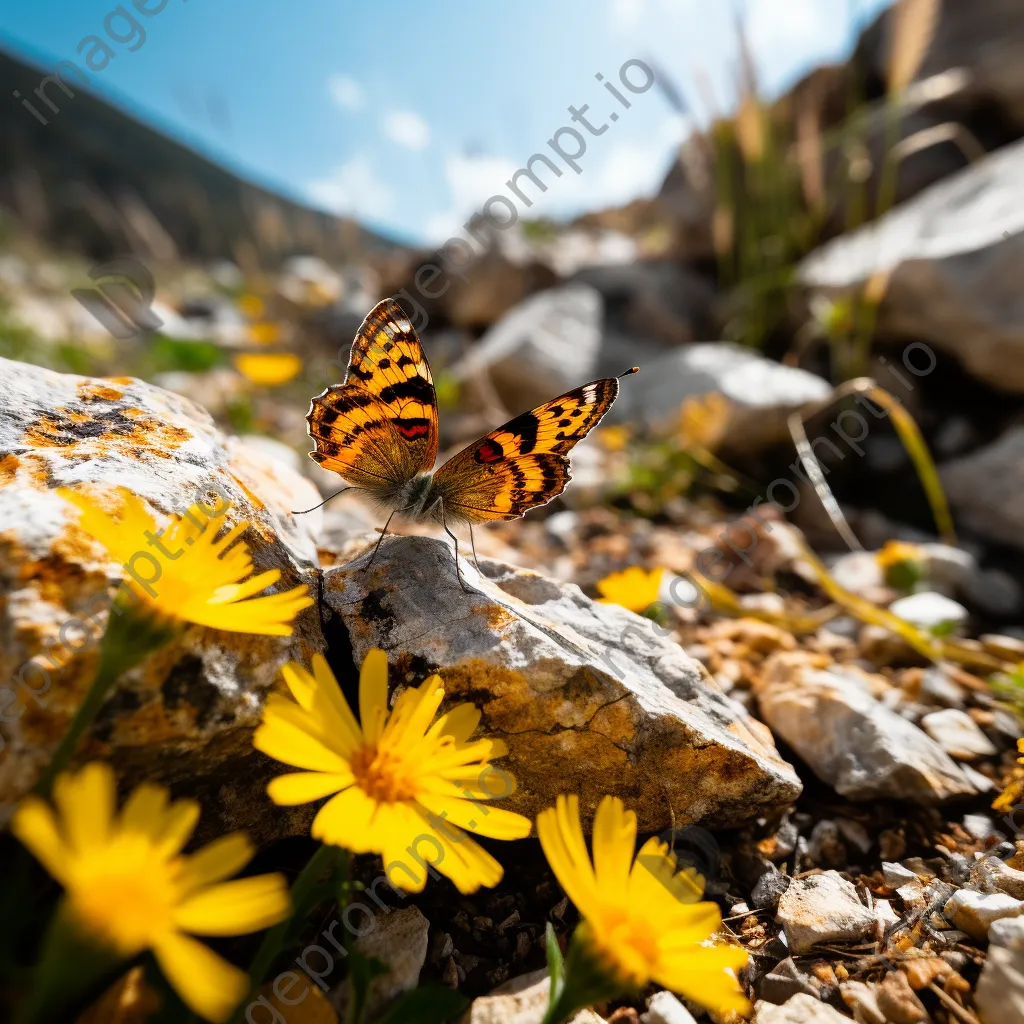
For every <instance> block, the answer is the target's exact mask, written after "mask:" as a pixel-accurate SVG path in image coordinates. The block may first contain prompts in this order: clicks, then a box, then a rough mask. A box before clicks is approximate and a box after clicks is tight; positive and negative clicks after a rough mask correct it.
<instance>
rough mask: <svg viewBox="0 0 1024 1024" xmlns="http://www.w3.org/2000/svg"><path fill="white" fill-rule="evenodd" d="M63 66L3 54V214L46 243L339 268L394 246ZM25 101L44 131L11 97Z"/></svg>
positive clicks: (93, 254) (97, 254)
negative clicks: (183, 136) (148, 118)
mask: <svg viewBox="0 0 1024 1024" xmlns="http://www.w3.org/2000/svg"><path fill="white" fill-rule="evenodd" d="M68 70H69V69H65V73H64V76H63V77H64V80H65V81H66V82H67V85H68V88H69V89H70V90H71V91H72V92H73V93H74V97H73V98H72V97H69V96H67V95H66V94H65V93H64V92H63V91H62V90H61V87H60V85H59V84H58V83H57V82H52V83H51V84H49V85H47V87H46V95H47V96H48V97H49V98H50V100H51V101H52V102H53V104H54V105H56V106H57V108H58V111H59V112H58V113H54V112H53V111H52V110H51V109H50V108H49V107H47V105H46V104H45V103H44V102H43V101H42V100H40V99H39V98H38V96H36V95H35V94H34V92H33V90H34V89H36V88H38V87H39V84H40V81H41V80H42V79H43V77H44V76H45V75H47V74H50V73H51V72H52V69H47V70H43V69H41V68H39V67H36V66H34V65H33V64H31V63H29V62H28V61H26V60H24V59H23V58H21V57H17V56H15V55H13V54H12V53H10V52H7V51H5V50H4V49H2V48H0V86H2V89H0V91H2V92H3V94H4V95H5V96H6V97H8V99H7V100H5V102H4V103H3V104H2V105H0V138H2V139H3V145H2V146H0V206H4V207H7V208H8V209H9V210H10V211H11V212H12V213H13V214H14V216H15V218H16V219H17V220H18V221H20V222H21V223H22V224H23V226H24V227H25V228H27V229H28V230H29V232H30V233H31V234H32V235H34V236H36V237H37V238H39V239H40V240H43V241H46V242H48V243H50V244H52V245H56V246H59V247H61V248H68V249H72V250H76V251H81V252H83V253H84V254H85V255H87V256H88V257H90V258H93V259H105V258H108V257H110V256H112V255H115V254H117V253H123V252H126V251H130V252H133V253H135V254H137V255H139V256H149V257H151V258H153V259H158V260H163V259H174V258H181V259H185V260H189V259H204V260H206V259H231V260H234V261H235V262H236V263H238V264H239V265H240V266H243V267H245V266H255V265H262V266H268V265H273V264H276V263H277V262H279V261H280V259H281V258H283V257H285V256H288V255H292V254H295V253H306V254H313V255H316V256H320V257H322V258H323V259H325V260H327V261H329V262H345V261H349V260H352V259H354V258H357V257H359V256H361V255H364V254H367V253H371V252H381V251H384V252H386V251H387V250H390V249H394V248H396V245H395V243H392V242H390V241H388V240H387V239H385V238H383V237H381V236H379V235H376V234H374V233H373V232H371V231H368V230H366V229H365V228H363V227H361V226H360V225H359V224H357V223H356V222H355V221H353V220H350V219H348V218H345V217H335V216H333V215H331V214H327V213H322V212H319V211H316V210H313V209H310V208H309V207H306V206H303V205H301V204H299V203H296V202H293V201H291V200H289V199H287V198H284V197H282V196H280V195H276V194H275V193H273V192H272V191H269V190H268V189H265V188H262V187H260V186H258V185H256V184H253V183H252V182H249V181H246V180H244V179H243V178H240V177H239V176H237V175H235V174H233V173H232V172H231V171H229V170H226V169H225V168H223V167H220V166H218V165H217V164H215V163H214V162H213V161H211V160H209V159H207V158H206V157H204V156H201V155H200V154H199V153H197V152H195V151H194V150H191V149H189V148H188V147H187V146H185V145H182V144H181V143H179V142H175V141H173V140H171V139H170V138H167V137H166V136H164V135H162V134H161V133H160V132H159V131H157V130H155V129H153V128H149V127H147V126H145V125H144V124H142V123H140V122H139V121H137V120H136V119H135V118H134V117H132V116H131V115H130V114H128V113H126V112H124V111H123V110H120V109H118V108H117V107H116V106H113V105H111V104H110V103H107V102H106V101H104V100H102V99H100V98H98V97H97V96H95V95H92V94H90V93H89V92H88V91H87V90H86V89H84V88H82V87H81V85H80V81H81V80H80V78H79V77H78V76H76V75H75V74H74V73H73V72H72V73H68ZM15 90H17V91H18V92H19V93H20V94H21V99H25V98H28V99H29V100H30V101H31V102H32V103H33V105H34V106H35V109H36V110H37V111H39V113H40V114H41V115H42V116H43V117H44V118H46V120H47V121H48V122H49V123H48V124H43V123H41V122H40V121H39V120H37V119H36V117H34V116H33V114H32V113H31V111H29V110H28V109H27V108H26V107H24V106H23V105H22V103H21V102H20V100H19V99H17V98H14V97H13V96H12V94H13V93H14V92H15Z"/></svg>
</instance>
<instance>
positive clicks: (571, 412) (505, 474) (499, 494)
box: [434, 377, 619, 523]
mask: <svg viewBox="0 0 1024 1024" xmlns="http://www.w3.org/2000/svg"><path fill="white" fill-rule="evenodd" d="M618 393H619V382H618V379H617V378H615V377H605V378H603V379H602V380H595V381H593V382H592V383H590V384H584V385H583V386H582V387H579V388H573V390H572V391H567V392H566V393H565V394H564V395H560V396H559V397H558V398H554V399H552V400H551V401H550V402H546V403H545V404H544V405H540V406H538V407H537V408H536V409H533V410H531V411H530V412H524V413H522V414H521V415H519V416H516V417H515V418H514V419H511V420H509V421H508V423H505V424H503V425H502V426H500V427H498V428H497V429H495V430H492V431H491V432H490V433H489V434H487V435H486V437H482V438H480V440H479V441H474V442H473V444H471V445H470V446H469V447H468V448H464V449H463V450H462V451H461V452H459V453H458V454H457V455H454V456H452V458H451V459H449V460H448V461H447V462H446V463H445V464H444V465H443V466H442V467H441V468H440V469H439V470H438V471H437V472H436V473H435V474H434V487H435V489H436V493H437V494H438V495H439V496H440V498H441V500H442V501H443V503H444V510H445V513H446V514H450V515H451V517H452V518H453V519H458V518H461V519H464V520H468V521H469V522H473V523H483V522H488V521H491V520H497V519H505V520H507V519H518V518H519V517H520V516H521V515H523V514H524V513H525V512H527V511H529V510H530V509H531V508H536V507H537V506H538V505H543V504H545V503H546V502H549V501H550V500H551V499H552V498H554V497H555V496H556V495H559V494H561V493H562V491H563V490H565V485H566V483H567V482H568V481H569V459H568V458H567V455H568V453H569V451H570V450H571V449H572V447H573V445H575V444H576V442H577V441H580V440H582V439H583V438H584V437H586V436H587V434H588V433H590V431H591V430H592V429H593V428H594V427H596V426H597V424H598V423H600V422H601V417H603V416H604V414H605V413H606V412H607V411H608V410H609V409H610V408H611V405H612V402H614V401H615V399H616V397H617V396H618Z"/></svg>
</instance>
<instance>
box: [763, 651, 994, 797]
mask: <svg viewBox="0 0 1024 1024" xmlns="http://www.w3.org/2000/svg"><path fill="white" fill-rule="evenodd" d="M757 697H758V702H759V704H760V708H761V714H762V715H763V717H764V720H765V721H766V722H767V723H768V725H769V726H770V727H771V729H772V731H773V732H774V733H775V734H776V735H778V736H781V737H782V738H783V739H784V740H785V741H786V742H787V743H788V744H789V745H790V746H791V747H792V748H793V749H794V750H795V751H796V752H797V753H798V754H799V755H800V757H801V758H803V760H804V761H806V762H807V764H809V765H810V767H811V768H812V769H813V770H814V773H815V774H816V775H817V776H818V777H819V778H820V779H822V780H823V781H825V782H827V783H828V784H829V785H831V786H834V787H835V789H836V792H838V793H839V794H841V795H842V796H845V797H847V798H849V799H851V800H874V799H877V798H879V797H889V798H893V799H897V800H910V801H912V802H914V803H920V804H935V803H942V802H944V801H947V800H953V799H956V798H957V797H962V796H969V795H973V794H974V793H975V789H974V787H973V785H972V784H971V783H970V782H969V781H968V779H967V777H966V776H965V775H964V773H963V772H962V771H961V770H960V768H959V767H958V766H957V764H956V763H955V762H954V761H953V760H952V759H951V758H950V757H949V755H948V754H947V753H946V752H945V751H944V750H943V749H942V748H941V747H940V746H939V745H938V744H937V743H936V742H935V741H934V740H933V739H931V738H930V737H929V736H928V735H927V734H926V733H924V732H922V731H921V730H920V729H919V728H918V727H917V726H916V725H914V724H913V723H912V722H908V721H907V720H906V719H905V718H903V717H901V716H900V715H898V714H896V712H894V711H891V710H890V709H889V708H887V707H885V706H884V705H883V704H881V703H880V702H879V701H877V700H875V699H874V697H872V696H871V694H870V693H868V692H867V690H866V689H865V688H864V687H863V686H862V685H861V684H859V681H858V679H857V677H855V676H852V675H848V674H845V673H843V672H841V671H840V670H838V669H837V668H835V667H833V668H831V669H828V670H819V669H815V668H813V667H811V666H810V665H808V664H807V661H806V657H805V656H804V655H802V654H799V653H792V654H791V653H788V652H782V653H778V654H774V655H772V657H771V658H770V659H769V660H768V661H767V662H766V663H765V667H764V670H763V672H762V673H761V674H760V676H759V677H758V679H757Z"/></svg>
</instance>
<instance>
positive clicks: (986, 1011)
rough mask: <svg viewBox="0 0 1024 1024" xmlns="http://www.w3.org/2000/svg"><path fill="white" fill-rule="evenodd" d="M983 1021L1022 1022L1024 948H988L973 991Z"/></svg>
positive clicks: (1023, 1013)
mask: <svg viewBox="0 0 1024 1024" xmlns="http://www.w3.org/2000/svg"><path fill="white" fill-rule="evenodd" d="M974 1005H975V1006H976V1007H977V1008H978V1013H979V1014H980V1015H981V1019H982V1021H984V1024H1024V950H1020V949H1003V948H1001V947H998V946H997V947H996V948H994V949H989V951H988V957H987V958H986V960H985V966H984V967H983V968H982V970H981V976H980V977H979V978H978V984H977V987H976V988H975V990H974Z"/></svg>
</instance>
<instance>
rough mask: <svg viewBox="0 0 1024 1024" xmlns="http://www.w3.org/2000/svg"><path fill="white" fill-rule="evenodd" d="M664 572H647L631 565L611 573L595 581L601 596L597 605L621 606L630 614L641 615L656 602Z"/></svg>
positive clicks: (655, 570)
mask: <svg viewBox="0 0 1024 1024" xmlns="http://www.w3.org/2000/svg"><path fill="white" fill-rule="evenodd" d="M664 571H665V570H664V569H651V571H650V572H647V571H646V570H645V569H641V568H640V567H639V566H638V565H631V566H630V567H629V568H628V569H623V570H622V572H613V573H612V574H611V575H610V576H605V578H604V579H603V580H598V581H597V591H598V593H599V594H600V595H601V596H600V597H599V598H598V599H597V603H598V604H621V605H622V607H623V608H628V609H629V610H630V611H631V612H637V613H638V614H642V613H643V612H645V611H646V610H647V609H648V608H650V606H651V605H652V604H654V602H655V601H657V600H658V593H659V592H660V590H661V578H662V575H663V574H664Z"/></svg>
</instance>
